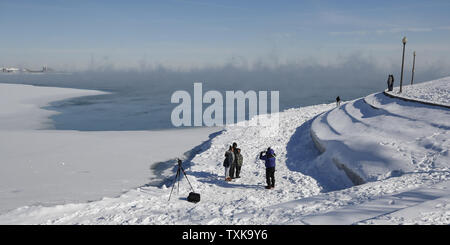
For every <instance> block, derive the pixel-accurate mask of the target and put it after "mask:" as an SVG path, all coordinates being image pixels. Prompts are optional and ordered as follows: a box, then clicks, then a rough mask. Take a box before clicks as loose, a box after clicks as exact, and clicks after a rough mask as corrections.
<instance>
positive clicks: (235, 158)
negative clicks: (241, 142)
mask: <svg viewBox="0 0 450 245" xmlns="http://www.w3.org/2000/svg"><path fill="white" fill-rule="evenodd" d="M236 153H237V143H236V142H233V154H234V160H233V163H232V164H231V166H230V177H231V178H232V179H235V175H234V174H235V173H236V166H237V157H236ZM237 175H238V174H237V173H236V176H237Z"/></svg>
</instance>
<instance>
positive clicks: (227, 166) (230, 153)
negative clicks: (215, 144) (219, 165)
mask: <svg viewBox="0 0 450 245" xmlns="http://www.w3.org/2000/svg"><path fill="white" fill-rule="evenodd" d="M233 161H234V153H233V147H232V146H230V148H228V151H226V152H225V160H224V161H223V166H224V167H225V181H231V178H230V166H231V164H233Z"/></svg>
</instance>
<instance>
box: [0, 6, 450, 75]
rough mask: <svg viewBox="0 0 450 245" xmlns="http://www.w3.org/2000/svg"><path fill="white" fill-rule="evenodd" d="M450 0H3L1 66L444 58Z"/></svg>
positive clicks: (449, 47) (448, 47) (449, 48)
mask: <svg viewBox="0 0 450 245" xmlns="http://www.w3.org/2000/svg"><path fill="white" fill-rule="evenodd" d="M449 13H450V1H447V0H430V1H415V0H410V1H384V0H382V1H349V0H344V1H342V0H341V1H320V0H317V1H242V0H241V1H205V0H192V1H191V0H165V1H64V0H60V1H45V0H44V1H21V0H15V1H9V0H0V30H1V35H0V36H1V39H0V43H1V45H0V54H1V55H0V66H28V67H40V66H41V65H43V64H47V65H48V66H50V67H54V68H56V69H74V70H83V69H89V68H92V66H94V67H102V66H103V67H111V68H139V69H141V68H146V67H151V66H154V65H156V64H162V65H165V66H169V67H174V68H191V67H202V66H214V65H222V64H227V63H234V64H237V65H243V66H245V65H249V64H253V63H255V62H263V63H264V62H266V63H271V64H278V63H289V62H295V63H308V62H309V61H311V62H312V61H314V62H318V63H324V64H334V63H338V62H339V60H340V59H341V58H342V57H348V56H352V55H361V56H365V57H369V58H370V59H373V60H374V61H375V62H377V63H379V64H381V65H383V64H384V65H386V64H389V63H392V62H397V61H398V58H399V54H401V38H402V36H404V35H406V36H407V37H408V39H409V43H408V45H407V47H408V51H410V52H412V50H416V51H417V53H418V57H419V55H420V56H421V61H420V62H422V64H423V65H432V64H436V63H438V64H441V65H449V64H450V17H449Z"/></svg>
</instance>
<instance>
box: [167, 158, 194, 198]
mask: <svg viewBox="0 0 450 245" xmlns="http://www.w3.org/2000/svg"><path fill="white" fill-rule="evenodd" d="M181 164H182V161H181V159H178V169H177V174H176V175H175V179H174V180H173V183H172V190H171V191H170V195H169V200H168V201H170V197H171V196H172V192H173V188H174V187H175V182H176V181H178V189H177V193H179V192H180V179H181V178H182V177H181V173H183V174H184V177H186V180H187V181H188V183H189V185H190V186H191V189H192V191H194V188H193V187H192V185H191V182H190V181H189V179H188V177H187V175H186V172H185V171H184V168H183V166H182V165H181Z"/></svg>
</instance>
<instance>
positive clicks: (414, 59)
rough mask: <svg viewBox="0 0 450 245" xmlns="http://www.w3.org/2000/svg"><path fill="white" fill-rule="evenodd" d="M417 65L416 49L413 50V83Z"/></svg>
mask: <svg viewBox="0 0 450 245" xmlns="http://www.w3.org/2000/svg"><path fill="white" fill-rule="evenodd" d="M415 66H416V51H414V52H413V68H412V76H411V85H413V82H414V71H415V68H414V67H415Z"/></svg>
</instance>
